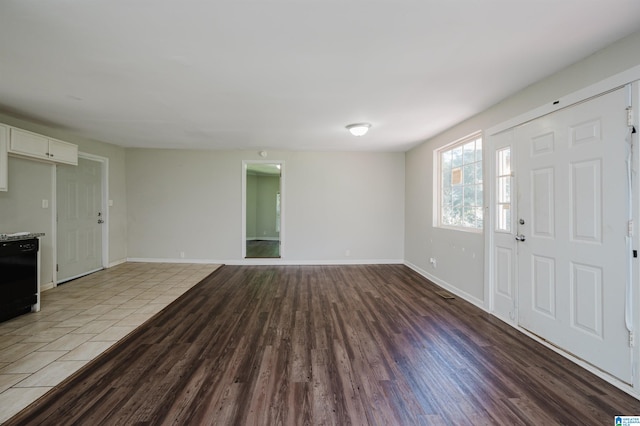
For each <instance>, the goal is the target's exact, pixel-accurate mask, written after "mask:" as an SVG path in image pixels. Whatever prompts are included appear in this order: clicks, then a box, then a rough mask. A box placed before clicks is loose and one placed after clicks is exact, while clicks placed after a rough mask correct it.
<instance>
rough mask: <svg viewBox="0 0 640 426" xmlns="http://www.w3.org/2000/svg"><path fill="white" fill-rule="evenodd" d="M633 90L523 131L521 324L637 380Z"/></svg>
mask: <svg viewBox="0 0 640 426" xmlns="http://www.w3.org/2000/svg"><path fill="white" fill-rule="evenodd" d="M625 108H626V96H625V91H624V90H623V89H620V90H616V91H614V92H611V93H608V94H605V95H602V96H599V97H597V98H595V99H592V100H589V101H586V102H583V103H581V104H578V105H575V106H572V107H569V108H566V109H563V110H560V111H557V112H555V113H553V114H549V115H547V116H544V117H541V118H538V119H536V120H534V121H531V122H529V123H526V124H524V125H521V126H519V127H516V128H515V129H514V131H513V132H514V133H513V138H514V141H515V143H516V144H517V150H518V159H519V160H518V163H517V164H518V167H517V169H516V170H517V171H516V178H517V180H518V215H517V221H518V224H517V231H516V232H517V233H518V234H520V235H521V237H522V239H524V240H523V241H519V242H518V243H517V244H518V262H517V268H518V305H519V314H518V321H519V325H520V326H521V327H523V328H525V329H527V330H529V331H531V332H532V333H534V334H536V335H538V336H540V337H542V338H543V339H545V340H547V341H548V342H550V343H552V344H554V345H556V346H558V347H560V348H562V349H564V350H565V351H567V352H569V353H571V354H573V355H575V356H577V357H579V358H581V359H583V360H585V361H587V362H589V363H590V364H592V365H594V366H596V367H597V368H599V369H601V370H603V371H605V372H607V373H609V374H611V375H613V376H615V377H617V378H618V379H620V380H622V381H624V382H626V383H631V380H632V376H631V373H632V371H631V349H630V347H629V333H628V331H627V329H626V327H625V309H624V307H625V288H626V273H625V268H626V264H627V254H628V253H627V250H626V243H625V237H626V235H627V224H628V222H627V209H626V206H627V199H628V195H627V186H626V179H627V176H626V168H625V159H626V154H625V152H626V151H625V149H626V147H625V137H626V134H627V131H628V129H627V126H626V114H625Z"/></svg>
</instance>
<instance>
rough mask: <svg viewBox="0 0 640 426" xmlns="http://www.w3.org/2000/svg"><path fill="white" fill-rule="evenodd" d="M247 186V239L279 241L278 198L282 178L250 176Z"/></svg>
mask: <svg viewBox="0 0 640 426" xmlns="http://www.w3.org/2000/svg"><path fill="white" fill-rule="evenodd" d="M246 185H247V188H246V191H247V207H246V208H247V212H246V215H247V216H246V219H247V239H248V240H259V239H269V240H277V239H279V238H280V233H279V232H278V231H277V230H276V218H277V214H276V213H277V212H276V204H277V202H276V197H277V194H278V192H279V191H280V177H279V176H265V175H255V174H248V176H247V182H246Z"/></svg>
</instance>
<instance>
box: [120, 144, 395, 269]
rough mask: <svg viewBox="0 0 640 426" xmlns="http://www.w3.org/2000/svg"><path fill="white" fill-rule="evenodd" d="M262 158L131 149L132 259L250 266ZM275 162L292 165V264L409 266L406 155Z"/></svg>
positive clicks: (278, 156) (288, 235) (288, 211)
mask: <svg viewBox="0 0 640 426" xmlns="http://www.w3.org/2000/svg"><path fill="white" fill-rule="evenodd" d="M258 159H262V158H260V157H259V156H258V154H257V152H255V153H254V152H250V151H186V150H179V151H178V150H160V149H129V150H127V158H126V165H127V167H126V174H127V206H128V218H129V219H128V224H129V228H128V231H129V245H128V253H129V257H130V258H134V259H139V258H144V259H149V258H151V259H178V258H179V256H180V252H184V253H185V258H186V259H194V260H214V261H224V262H227V263H229V262H233V261H241V260H242V259H241V256H242V228H241V227H242V216H241V215H242V193H241V192H242V173H243V170H242V161H243V160H258ZM269 160H274V161H283V162H284V177H283V180H284V195H283V200H282V203H283V233H282V238H283V241H284V243H283V259H282V261H283V262H285V261H286V262H350V261H365V262H380V261H394V262H401V261H402V259H403V258H404V253H403V250H404V238H403V236H404V153H370V152H357V153H344V152H343V153H336V152H269ZM347 250H349V255H348V256H347V255H346V251H347Z"/></svg>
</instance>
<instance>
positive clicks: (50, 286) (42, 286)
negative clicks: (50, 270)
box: [40, 281, 55, 291]
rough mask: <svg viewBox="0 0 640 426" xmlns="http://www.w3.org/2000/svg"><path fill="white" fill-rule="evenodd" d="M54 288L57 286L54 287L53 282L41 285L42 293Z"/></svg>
mask: <svg viewBox="0 0 640 426" xmlns="http://www.w3.org/2000/svg"><path fill="white" fill-rule="evenodd" d="M54 287H55V286H54V285H53V281H50V282H48V283H46V284H40V291H47V290H51V289H52V288H54Z"/></svg>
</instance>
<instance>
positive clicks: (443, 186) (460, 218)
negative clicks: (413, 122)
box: [436, 133, 483, 231]
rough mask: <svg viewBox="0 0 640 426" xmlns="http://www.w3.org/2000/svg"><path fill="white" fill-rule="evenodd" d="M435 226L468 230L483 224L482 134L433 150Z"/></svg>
mask: <svg viewBox="0 0 640 426" xmlns="http://www.w3.org/2000/svg"><path fill="white" fill-rule="evenodd" d="M436 154H437V161H438V163H437V164H438V167H437V168H436V169H437V173H438V176H437V178H438V182H439V188H438V223H437V225H438V226H442V227H447V228H457V229H462V230H469V231H481V230H482V227H483V209H482V204H483V201H482V200H483V198H482V135H481V134H480V133H476V134H473V135H471V136H469V137H466V138H464V139H462V140H460V141H458V142H456V143H454V144H452V145H448V146H446V147H444V148H441V149H439V150H437V151H436Z"/></svg>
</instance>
